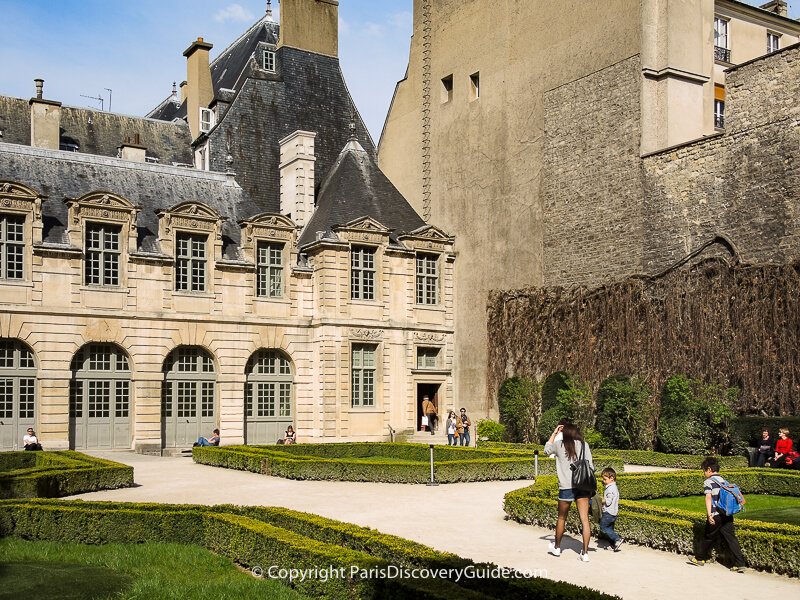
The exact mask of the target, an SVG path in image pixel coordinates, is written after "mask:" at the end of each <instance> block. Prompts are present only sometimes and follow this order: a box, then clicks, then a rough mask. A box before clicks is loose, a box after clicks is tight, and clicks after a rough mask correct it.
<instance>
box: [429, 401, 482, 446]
mask: <svg viewBox="0 0 800 600" xmlns="http://www.w3.org/2000/svg"><path fill="white" fill-rule="evenodd" d="M459 413H460V414H456V412H455V411H453V410H451V411H450V412H449V413H447V420H446V421H445V424H444V426H445V430H446V431H447V445H448V446H469V445H470V443H471V441H472V438H471V437H470V428H471V427H472V421H471V420H470V418H469V416H468V415H467V409H466V408H462V409H461V410H460V411H459ZM422 417H423V425H425V426H426V427H427V428H428V431H430V433H431V435H434V434H435V433H436V426H437V424H438V422H439V413H438V411H437V410H436V405H435V404H434V403H433V402H431V399H430V396H423V397H422Z"/></svg>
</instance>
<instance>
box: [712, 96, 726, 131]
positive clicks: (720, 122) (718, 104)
mask: <svg viewBox="0 0 800 600" xmlns="http://www.w3.org/2000/svg"><path fill="white" fill-rule="evenodd" d="M714 127H717V128H719V129H722V128H723V127H725V101H724V100H714Z"/></svg>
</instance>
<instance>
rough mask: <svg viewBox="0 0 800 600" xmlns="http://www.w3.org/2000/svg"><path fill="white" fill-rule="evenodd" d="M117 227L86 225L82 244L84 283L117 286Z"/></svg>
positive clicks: (118, 241) (118, 250)
mask: <svg viewBox="0 0 800 600" xmlns="http://www.w3.org/2000/svg"><path fill="white" fill-rule="evenodd" d="M121 230H122V228H121V227H120V226H119V225H110V224H108V223H86V230H85V244H84V266H83V270H84V283H85V284H86V285H103V286H119V263H120V260H119V257H120V240H119V238H120V232H121Z"/></svg>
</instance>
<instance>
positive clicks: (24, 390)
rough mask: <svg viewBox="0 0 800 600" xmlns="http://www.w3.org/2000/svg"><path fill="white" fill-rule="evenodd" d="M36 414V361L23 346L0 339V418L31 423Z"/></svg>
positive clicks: (11, 340)
mask: <svg viewBox="0 0 800 600" xmlns="http://www.w3.org/2000/svg"><path fill="white" fill-rule="evenodd" d="M35 413H36V363H35V362H34V360H33V353H32V352H31V351H30V349H28V347H27V346H25V345H23V344H22V343H21V342H19V341H17V340H14V339H2V340H0V419H4V420H5V419H8V420H9V421H11V422H14V421H15V420H16V419H19V423H20V424H28V423H30V424H31V425H32V424H33V420H34V417H35Z"/></svg>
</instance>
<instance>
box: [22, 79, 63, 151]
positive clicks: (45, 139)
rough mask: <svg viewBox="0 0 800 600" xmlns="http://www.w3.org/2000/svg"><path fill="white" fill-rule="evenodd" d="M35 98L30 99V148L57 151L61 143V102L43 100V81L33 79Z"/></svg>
mask: <svg viewBox="0 0 800 600" xmlns="http://www.w3.org/2000/svg"><path fill="white" fill-rule="evenodd" d="M33 81H34V83H35V84H36V97H35V98H31V99H30V101H29V104H30V106H31V146H33V147H34V148H47V149H49V150H58V149H59V146H60V142H61V102H54V101H53V100H45V99H44V91H43V90H44V79H34V80H33Z"/></svg>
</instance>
